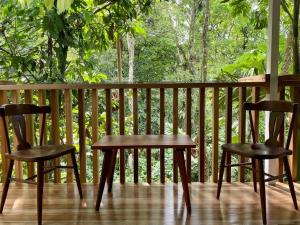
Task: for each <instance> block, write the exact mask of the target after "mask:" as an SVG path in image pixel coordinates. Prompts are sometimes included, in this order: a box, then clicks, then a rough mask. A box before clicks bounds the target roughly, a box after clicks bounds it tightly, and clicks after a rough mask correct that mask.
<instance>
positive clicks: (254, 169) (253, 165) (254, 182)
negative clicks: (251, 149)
mask: <svg viewBox="0 0 300 225" xmlns="http://www.w3.org/2000/svg"><path fill="white" fill-rule="evenodd" d="M251 162H252V179H253V188H254V192H257V177H256V172H257V170H256V160H255V159H251Z"/></svg>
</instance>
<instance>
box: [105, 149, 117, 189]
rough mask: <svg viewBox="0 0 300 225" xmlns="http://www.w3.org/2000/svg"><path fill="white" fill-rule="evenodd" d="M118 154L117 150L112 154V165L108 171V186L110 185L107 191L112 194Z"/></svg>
mask: <svg viewBox="0 0 300 225" xmlns="http://www.w3.org/2000/svg"><path fill="white" fill-rule="evenodd" d="M117 153H118V150H117V149H115V150H113V152H112V159H111V165H110V169H109V171H108V176H107V184H108V188H107V191H108V193H111V191H112V186H113V182H114V173H115V166H116V159H117Z"/></svg>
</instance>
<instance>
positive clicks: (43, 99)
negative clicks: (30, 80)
mask: <svg viewBox="0 0 300 225" xmlns="http://www.w3.org/2000/svg"><path fill="white" fill-rule="evenodd" d="M38 103H39V105H46V97H45V90H38ZM42 123H43V115H42V114H40V115H39V133H40V134H41V132H42ZM45 123H47V120H46V121H45ZM46 143H47V125H46V124H45V128H44V137H43V142H42V144H43V145H45V144H46ZM47 164H48V162H45V165H47ZM48 178H49V177H48V174H45V175H44V179H45V182H48Z"/></svg>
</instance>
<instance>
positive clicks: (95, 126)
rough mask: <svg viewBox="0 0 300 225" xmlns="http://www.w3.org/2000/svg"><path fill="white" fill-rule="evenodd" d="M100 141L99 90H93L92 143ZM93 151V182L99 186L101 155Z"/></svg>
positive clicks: (95, 150)
mask: <svg viewBox="0 0 300 225" xmlns="http://www.w3.org/2000/svg"><path fill="white" fill-rule="evenodd" d="M97 141H98V90H97V89H92V142H93V143H95V142H97ZM98 152H99V151H98V150H97V149H94V150H93V182H94V184H98V180H99V179H98V177H99V154H98Z"/></svg>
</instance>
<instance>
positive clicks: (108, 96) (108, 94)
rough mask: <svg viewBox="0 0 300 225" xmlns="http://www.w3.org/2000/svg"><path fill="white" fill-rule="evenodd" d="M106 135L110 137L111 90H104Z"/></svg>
mask: <svg viewBox="0 0 300 225" xmlns="http://www.w3.org/2000/svg"><path fill="white" fill-rule="evenodd" d="M105 112H106V134H107V135H111V132H112V128H111V119H112V118H111V117H112V114H111V90H110V89H105Z"/></svg>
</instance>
